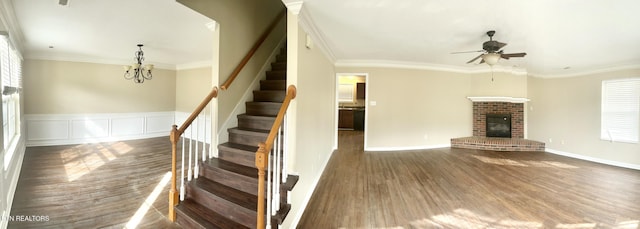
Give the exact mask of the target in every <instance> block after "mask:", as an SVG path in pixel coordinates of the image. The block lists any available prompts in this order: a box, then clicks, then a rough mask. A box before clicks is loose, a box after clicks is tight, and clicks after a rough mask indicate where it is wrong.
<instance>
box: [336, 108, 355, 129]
mask: <svg viewBox="0 0 640 229" xmlns="http://www.w3.org/2000/svg"><path fill="white" fill-rule="evenodd" d="M338 128H345V129H353V110H346V109H340V110H338Z"/></svg>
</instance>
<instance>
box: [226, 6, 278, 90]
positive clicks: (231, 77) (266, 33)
mask: <svg viewBox="0 0 640 229" xmlns="http://www.w3.org/2000/svg"><path fill="white" fill-rule="evenodd" d="M284 15H285V11H283V12H282V13H280V14H278V17H276V19H275V20H274V21H273V22H271V24H270V25H269V27H268V28H267V30H265V31H264V33H262V35H261V36H260V38H258V40H257V41H256V43H254V44H253V47H251V50H249V52H248V53H247V55H245V56H244V58H242V61H240V64H238V66H236V68H235V69H234V70H233V72H231V75H229V77H228V78H227V80H226V81H224V83H223V84H222V86H220V89H222V90H227V89H229V86H231V83H233V81H234V80H235V79H236V77H238V74H240V71H242V68H244V66H245V65H247V63H248V62H249V60H250V59H251V57H252V56H253V54H255V53H256V51H258V48H259V47H260V45H261V44H262V43H263V42H264V41H265V40H266V39H267V36H269V34H270V33H271V31H273V29H274V28H275V27H276V25H278V22H279V21H280V19H281V18H282V17H283V16H284Z"/></svg>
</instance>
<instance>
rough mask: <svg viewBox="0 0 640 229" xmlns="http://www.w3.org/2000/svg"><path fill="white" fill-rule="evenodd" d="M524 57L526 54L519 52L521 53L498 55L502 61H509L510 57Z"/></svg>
mask: <svg viewBox="0 0 640 229" xmlns="http://www.w3.org/2000/svg"><path fill="white" fill-rule="evenodd" d="M525 55H527V53H525V52H521V53H507V54H500V57H502V58H504V59H507V60H508V59H509V58H511V57H524V56H525Z"/></svg>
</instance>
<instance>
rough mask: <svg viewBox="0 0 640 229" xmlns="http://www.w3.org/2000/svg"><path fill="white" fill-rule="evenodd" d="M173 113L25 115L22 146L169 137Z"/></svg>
mask: <svg viewBox="0 0 640 229" xmlns="http://www.w3.org/2000/svg"><path fill="white" fill-rule="evenodd" d="M174 116H175V112H173V111H170V112H146V113H112V114H109V113H106V114H38V115H25V120H26V129H27V131H26V132H27V133H26V139H25V141H26V146H48V145H69V144H85V143H96V142H109V141H123V140H134V139H144V138H153V137H162V136H169V134H170V132H171V126H172V125H173V124H174V123H175V117H174Z"/></svg>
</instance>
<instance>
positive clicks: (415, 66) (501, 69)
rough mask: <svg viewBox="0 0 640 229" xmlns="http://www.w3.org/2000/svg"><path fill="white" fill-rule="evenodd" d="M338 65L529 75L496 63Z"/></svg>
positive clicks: (346, 62)
mask: <svg viewBox="0 0 640 229" xmlns="http://www.w3.org/2000/svg"><path fill="white" fill-rule="evenodd" d="M335 66H336V67H369V68H402V69H418V70H432V71H444V72H456V73H465V74H478V73H491V72H503V73H511V74H513V75H522V76H526V75H527V70H526V69H523V68H515V67H509V66H500V65H494V66H493V67H492V68H487V67H486V66H484V65H483V66H476V67H460V66H452V65H443V64H430V63H422V62H409V61H393V60H338V61H336V62H335Z"/></svg>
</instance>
